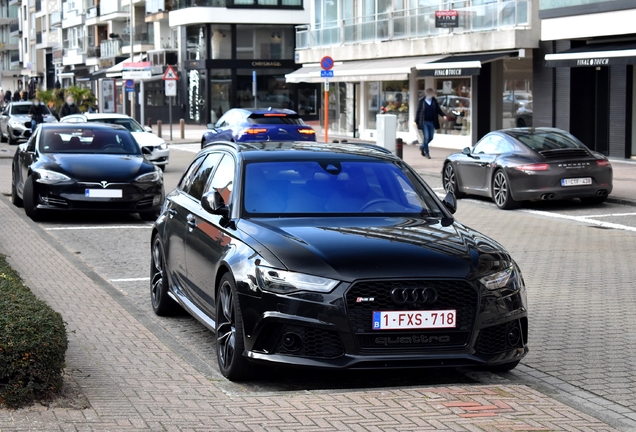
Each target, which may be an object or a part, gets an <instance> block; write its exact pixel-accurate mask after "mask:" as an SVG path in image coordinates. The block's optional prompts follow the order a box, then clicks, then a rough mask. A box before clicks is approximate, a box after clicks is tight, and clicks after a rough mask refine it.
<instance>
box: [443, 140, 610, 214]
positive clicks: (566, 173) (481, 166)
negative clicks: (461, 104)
mask: <svg viewBox="0 0 636 432" xmlns="http://www.w3.org/2000/svg"><path fill="white" fill-rule="evenodd" d="M442 178H443V182H444V187H445V189H446V190H447V191H449V192H453V193H454V194H455V196H456V197H458V198H461V197H463V196H465V195H481V196H486V197H490V198H492V200H493V201H494V202H495V204H497V206H498V207H499V208H502V209H511V208H515V207H517V206H518V205H519V203H520V202H521V201H530V200H555V199H572V198H579V199H581V201H583V202H584V203H587V204H600V203H602V202H605V200H606V199H607V196H608V195H609V194H610V193H611V192H612V166H611V164H610V162H609V160H608V159H607V158H606V157H605V156H603V155H602V154H600V153H596V152H593V151H591V150H590V149H588V148H587V147H586V146H585V145H584V144H583V143H581V142H580V141H579V140H578V139H576V138H575V137H574V136H573V135H571V134H569V133H567V132H565V131H562V130H559V129H551V128H518V129H506V130H501V131H496V132H490V133H489V134H487V135H486V136H485V137H483V138H482V139H481V140H480V141H479V142H478V143H477V144H476V145H475V147H474V148H473V149H470V148H465V149H464V151H463V152H462V153H455V154H452V155H450V156H449V157H448V158H447V159H446V161H445V162H444V167H443V168H442Z"/></svg>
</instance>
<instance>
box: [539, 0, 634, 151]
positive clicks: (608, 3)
mask: <svg viewBox="0 0 636 432" xmlns="http://www.w3.org/2000/svg"><path fill="white" fill-rule="evenodd" d="M539 17H540V18H541V22H542V29H541V48H540V53H539V55H538V56H536V57H535V62H534V73H535V80H536V81H537V86H536V87H537V91H536V95H535V101H536V103H535V104H534V113H533V122H534V124H535V126H555V127H559V128H561V129H565V130H568V131H570V132H571V133H572V134H573V135H575V136H576V137H577V138H579V139H580V140H581V141H582V142H583V143H585V144H586V145H587V146H588V147H590V148H591V149H594V150H596V151H599V152H601V153H603V154H605V155H609V156H611V157H616V158H636V128H635V127H634V125H636V106H635V105H634V104H636V85H635V84H636V75H635V74H636V68H635V67H634V65H636V30H635V27H634V20H635V19H636V2H634V1H631V0H568V1H562V0H559V1H556V0H542V1H541V5H540V10H539Z"/></svg>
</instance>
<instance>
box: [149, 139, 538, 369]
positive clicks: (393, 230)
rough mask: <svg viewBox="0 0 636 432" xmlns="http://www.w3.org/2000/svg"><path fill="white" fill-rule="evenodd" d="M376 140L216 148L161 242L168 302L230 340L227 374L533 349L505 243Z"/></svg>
mask: <svg viewBox="0 0 636 432" xmlns="http://www.w3.org/2000/svg"><path fill="white" fill-rule="evenodd" d="M454 211H455V198H454V196H453V195H452V194H451V193H449V194H448V195H447V196H446V198H445V199H444V201H443V202H442V201H440V200H439V199H438V198H437V196H436V195H435V193H433V191H432V190H431V189H430V188H429V187H428V186H427V185H426V184H425V183H424V182H423V180H422V179H421V178H420V177H419V176H418V175H417V174H415V172H414V171H413V170H412V169H411V168H410V167H408V166H407V165H406V164H404V162H402V160H400V159H398V158H397V157H395V156H393V155H391V154H387V153H385V152H384V151H383V150H380V149H374V148H373V147H372V146H356V145H349V144H331V145H326V144H316V143H311V144H310V143H292V142H287V143H274V142H268V143H251V144H240V143H225V142H217V143H214V144H212V145H210V146H208V147H206V148H205V149H204V150H202V151H201V152H200V153H199V154H198V155H197V157H196V158H195V160H194V161H193V162H192V165H191V166H190V167H189V168H188V169H187V171H186V172H185V174H184V176H183V178H182V179H181V181H180V183H179V185H178V187H177V188H176V189H175V190H174V191H172V192H171V193H169V194H168V195H167V197H166V200H165V203H164V206H163V209H162V211H161V214H160V216H159V218H158V219H157V222H156V225H155V228H154V229H153V232H152V243H151V245H152V246H151V248H152V249H151V252H152V253H151V256H152V259H151V274H150V276H151V283H150V294H151V301H152V307H153V309H154V311H155V312H156V313H157V314H158V315H168V314H170V313H172V312H174V310H175V308H178V305H180V306H181V307H183V308H185V309H186V310H187V311H189V312H190V313H191V314H192V315H193V316H195V317H196V318H197V319H198V320H199V321H201V322H202V323H203V324H204V325H206V326H207V327H209V328H210V329H212V330H213V331H215V332H216V341H217V356H218V362H219V366H220V370H221V372H222V373H223V374H224V375H225V376H226V377H228V378H229V379H231V380H238V379H245V378H246V377H248V376H249V375H248V374H249V371H250V369H251V368H252V367H253V366H254V365H255V364H257V363H269V364H278V365H295V366H305V367H322V368H404V367H440V366H484V367H487V368H490V369H493V370H499V371H504V370H510V369H512V368H514V367H515V366H516V365H517V364H518V362H519V360H520V359H521V358H523V357H524V356H525V355H526V353H527V351H528V349H527V346H526V342H527V334H528V319H527V316H528V315H527V309H526V288H525V286H524V282H523V278H522V276H521V273H520V271H519V268H518V267H517V265H516V264H515V262H514V260H513V259H512V258H511V257H510V255H509V254H508V252H506V250H505V249H504V248H503V247H502V246H501V245H499V244H497V243H496V242H495V241H493V240H491V239H489V238H488V237H486V236H484V235H482V234H480V233H478V232H476V231H473V230H471V229H470V228H468V227H466V226H464V225H462V224H461V223H459V222H457V221H456V220H454V218H453V216H452V214H453V213H454Z"/></svg>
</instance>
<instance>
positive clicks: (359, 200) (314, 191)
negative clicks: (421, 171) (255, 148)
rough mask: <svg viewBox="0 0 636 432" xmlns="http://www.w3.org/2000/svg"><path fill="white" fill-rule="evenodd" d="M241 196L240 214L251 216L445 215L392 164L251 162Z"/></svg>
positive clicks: (411, 178) (413, 180) (408, 174)
mask: <svg viewBox="0 0 636 432" xmlns="http://www.w3.org/2000/svg"><path fill="white" fill-rule="evenodd" d="M244 191H245V192H244V210H245V212H247V213H248V214H251V215H259V216H271V217H279V216H282V215H291V214H297V215H316V214H320V215H324V214H367V215H368V214H374V213H375V214H378V213H382V214H391V215H405V216H433V217H442V216H443V214H442V212H441V210H440V209H439V207H438V206H437V204H436V202H435V200H434V199H433V198H432V197H431V196H430V195H429V193H428V192H427V191H426V189H424V187H423V186H422V185H421V184H420V183H419V181H418V180H417V179H416V178H415V177H414V176H413V174H412V173H411V172H410V171H408V170H406V169H404V168H401V167H399V166H397V165H395V164H393V163H390V162H381V161H368V162H367V161H355V162H354V161H338V160H324V161H279V162H252V163H249V164H247V165H246V168H245V181H244Z"/></svg>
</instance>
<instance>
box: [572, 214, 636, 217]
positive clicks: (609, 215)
mask: <svg viewBox="0 0 636 432" xmlns="http://www.w3.org/2000/svg"><path fill="white" fill-rule="evenodd" d="M618 216H636V213H610V214H599V215H584V216H581V217H586V218H603V217H618Z"/></svg>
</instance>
